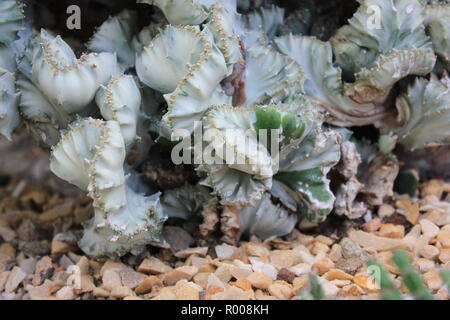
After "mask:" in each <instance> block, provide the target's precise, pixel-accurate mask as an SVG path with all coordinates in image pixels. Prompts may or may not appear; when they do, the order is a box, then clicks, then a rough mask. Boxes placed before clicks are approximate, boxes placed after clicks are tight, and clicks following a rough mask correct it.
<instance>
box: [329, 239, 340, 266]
mask: <svg viewBox="0 0 450 320" xmlns="http://www.w3.org/2000/svg"><path fill="white" fill-rule="evenodd" d="M328 258H330V259H331V260H332V261H333V262H337V261H339V260H340V259H342V247H341V246H340V245H339V244H337V243H335V244H333V246H332V247H331V251H330V253H329V254H328Z"/></svg>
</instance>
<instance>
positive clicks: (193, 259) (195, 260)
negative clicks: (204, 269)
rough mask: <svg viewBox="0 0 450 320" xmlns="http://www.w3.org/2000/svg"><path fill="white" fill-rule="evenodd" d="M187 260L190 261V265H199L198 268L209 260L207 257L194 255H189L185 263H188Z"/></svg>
mask: <svg viewBox="0 0 450 320" xmlns="http://www.w3.org/2000/svg"><path fill="white" fill-rule="evenodd" d="M188 261H190V265H191V266H196V267H199V268H200V266H202V265H204V264H208V263H209V262H210V260H209V259H207V258H202V257H199V256H196V255H194V256H189V258H188V260H186V264H188V263H187V262H188Z"/></svg>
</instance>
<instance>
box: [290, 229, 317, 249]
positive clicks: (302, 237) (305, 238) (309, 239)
mask: <svg viewBox="0 0 450 320" xmlns="http://www.w3.org/2000/svg"><path fill="white" fill-rule="evenodd" d="M294 230H296V229H294ZM297 239H298V241H299V242H300V243H301V244H302V245H304V246H309V245H310V244H311V243H313V242H314V237H313V236H309V235H306V234H303V233H300V234H299V235H297Z"/></svg>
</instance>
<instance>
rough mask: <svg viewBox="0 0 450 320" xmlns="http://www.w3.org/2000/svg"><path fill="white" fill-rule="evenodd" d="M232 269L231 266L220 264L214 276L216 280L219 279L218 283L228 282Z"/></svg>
mask: <svg viewBox="0 0 450 320" xmlns="http://www.w3.org/2000/svg"><path fill="white" fill-rule="evenodd" d="M233 267H234V266H233V265H226V264H222V265H220V266H219V267H218V268H217V269H216V271H215V272H214V274H215V275H216V277H217V278H219V279H220V281H222V282H224V283H225V282H228V281H230V280H231V278H232V275H231V269H232V268H233Z"/></svg>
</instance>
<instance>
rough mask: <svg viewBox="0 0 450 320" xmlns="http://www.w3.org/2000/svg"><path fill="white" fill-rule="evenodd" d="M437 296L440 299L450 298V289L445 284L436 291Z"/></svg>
mask: <svg viewBox="0 0 450 320" xmlns="http://www.w3.org/2000/svg"><path fill="white" fill-rule="evenodd" d="M435 296H436V298H438V299H439V300H450V295H449V289H447V286H445V285H444V286H442V288H440V289H439V290H438V291H437V292H436V295H435Z"/></svg>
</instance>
